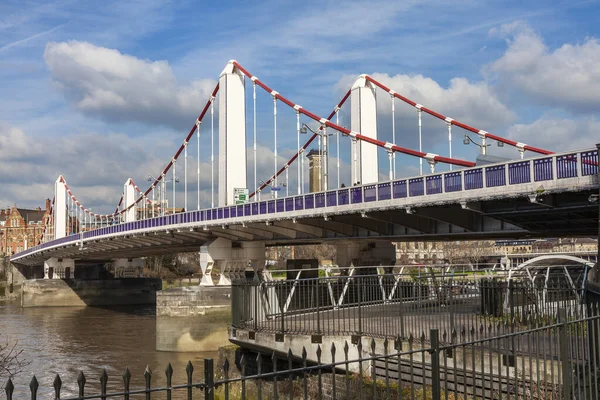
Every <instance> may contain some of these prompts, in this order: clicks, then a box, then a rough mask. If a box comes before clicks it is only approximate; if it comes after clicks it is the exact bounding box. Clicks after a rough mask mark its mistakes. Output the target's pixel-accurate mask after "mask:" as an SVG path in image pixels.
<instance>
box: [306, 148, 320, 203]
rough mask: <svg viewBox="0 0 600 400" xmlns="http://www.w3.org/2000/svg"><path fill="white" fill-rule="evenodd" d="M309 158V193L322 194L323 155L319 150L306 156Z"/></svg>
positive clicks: (312, 151)
mask: <svg viewBox="0 0 600 400" xmlns="http://www.w3.org/2000/svg"><path fill="white" fill-rule="evenodd" d="M306 158H308V191H309V192H310V193H313V192H320V191H321V190H322V187H323V177H322V176H321V171H322V169H321V155H320V154H319V151H318V150H314V149H313V150H311V151H309V152H308V154H307V155H306Z"/></svg>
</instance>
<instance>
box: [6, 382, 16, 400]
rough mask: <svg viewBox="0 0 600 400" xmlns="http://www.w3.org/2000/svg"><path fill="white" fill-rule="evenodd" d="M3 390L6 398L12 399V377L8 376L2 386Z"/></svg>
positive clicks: (13, 386)
mask: <svg viewBox="0 0 600 400" xmlns="http://www.w3.org/2000/svg"><path fill="white" fill-rule="evenodd" d="M4 391H5V392H6V400H12V395H13V392H14V391H15V385H14V384H13V382H12V379H10V378H8V382H6V385H5V386H4Z"/></svg>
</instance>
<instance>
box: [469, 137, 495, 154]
mask: <svg viewBox="0 0 600 400" xmlns="http://www.w3.org/2000/svg"><path fill="white" fill-rule="evenodd" d="M471 143H472V144H474V145H475V146H477V147H479V148H480V149H481V154H483V155H486V154H487V148H488V147H489V146H491V144H485V142H483V143H482V144H479V143H477V142H476V141H474V140H473V139H471V137H470V136H469V135H465V138H464V139H463V144H464V145H469V144H471ZM496 144H497V145H498V147H504V143H503V142H496Z"/></svg>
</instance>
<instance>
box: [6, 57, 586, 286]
mask: <svg viewBox="0 0 600 400" xmlns="http://www.w3.org/2000/svg"><path fill="white" fill-rule="evenodd" d="M249 90H251V91H252V94H251V96H250V95H249V93H247V91H249ZM261 96H262V97H261ZM257 99H258V101H259V102H262V103H265V101H266V102H270V101H272V135H273V136H272V142H271V144H272V149H273V171H272V174H271V175H270V176H267V177H264V176H259V175H258V170H259V168H258V166H257V162H258V159H259V157H260V155H259V154H258V153H257V148H258V146H257V125H258V124H257V119H258V118H257V115H258V114H257ZM265 99H266V100H265ZM384 99H385V102H384V101H383V100H384ZM348 103H349V104H348ZM384 103H385V104H384ZM384 105H385V106H386V107H387V106H389V107H390V109H389V110H387V111H386V112H381V108H382V107H383V106H384ZM247 110H251V112H252V115H251V117H250V118H248V115H247ZM342 112H345V113H346V115H349V120H350V121H349V122H350V128H349V129H348V128H347V127H345V126H343V123H342V122H341V119H342V117H343V116H341V113H342ZM269 113H271V111H269ZM215 114H216V115H215ZM248 114H250V113H248ZM400 114H402V115H412V116H413V117H411V118H415V120H414V128H413V129H411V132H408V133H407V131H406V127H405V126H404V125H403V126H402V129H403V131H402V132H399V129H400V127H399V126H397V120H398V117H399V115H400ZM384 117H385V118H387V120H385V121H384V120H383V118H384ZM215 120H216V121H215ZM390 123H391V126H390ZM425 123H428V124H440V125H439V126H440V127H442V128H443V129H444V130H445V131H444V132H446V130H447V137H448V149H447V155H440V154H436V153H433V152H428V151H427V150H426V149H424V148H423V126H424V125H425ZM260 124H261V125H264V124H265V122H264V121H260ZM309 124H312V126H313V127H314V129H313V128H311V125H309ZM191 125H192V127H191V129H190V131H189V133H187V135H186V136H185V137H184V139H183V141H182V143H181V145H180V147H179V148H178V149H177V151H176V152H175V153H174V154H173V156H172V157H171V158H170V159H169V160H168V162H167V163H166V166H165V167H164V168H163V169H162V170H161V171H160V173H158V174H157V175H156V178H153V179H152V180H151V182H150V185H149V187H148V188H147V189H145V190H143V189H141V188H140V187H139V186H138V185H137V184H136V183H135V182H134V181H133V180H132V179H128V180H127V181H126V182H125V184H124V188H123V194H122V196H121V198H120V199H119V200H118V201H117V202H116V203H117V206H116V209H115V211H114V212H113V213H109V214H98V213H95V212H92V211H91V210H90V208H89V207H86V206H85V205H84V204H83V202H82V201H81V200H80V199H79V198H78V197H77V196H76V195H75V193H74V191H73V189H72V188H71V187H70V186H69V184H68V181H67V178H66V177H64V176H60V177H58V179H57V180H56V182H55V193H54V200H53V202H52V217H51V218H50V219H49V220H48V222H47V224H46V226H45V228H44V235H43V237H42V240H41V241H40V243H37V244H36V245H35V246H32V247H30V248H28V249H25V250H24V251H22V252H20V253H17V254H14V255H13V256H12V257H11V262H13V263H15V264H18V265H19V264H20V265H32V266H33V265H41V264H49V263H50V264H53V265H60V263H64V262H65V260H115V259H125V260H129V261H131V259H134V258H136V257H143V256H149V255H154V254H161V253H173V252H181V251H198V249H199V248H201V264H202V267H203V272H206V271H207V270H208V271H210V269H211V268H212V266H213V265H215V264H220V270H221V271H222V273H223V276H225V275H227V274H230V275H232V274H235V273H240V272H241V271H243V270H245V269H246V268H247V266H248V262H251V263H252V266H253V267H254V268H255V269H257V268H258V269H262V267H263V266H264V258H265V255H264V248H265V246H271V245H285V244H294V245H302V244H315V243H322V242H324V241H329V242H331V243H333V244H335V245H337V246H341V247H343V251H338V258H341V259H339V260H337V261H338V263H339V264H340V265H344V264H349V263H350V262H355V263H356V262H357V261H358V262H359V263H361V262H362V263H368V262H370V261H369V260H371V261H372V260H373V259H377V258H380V259H381V258H392V257H393V258H395V252H393V250H392V247H393V246H390V244H391V242H390V241H392V240H393V241H400V240H443V239H453V240H458V239H484V238H521V237H544V236H561V235H568V236H590V235H595V234H596V233H597V226H598V205H597V203H596V202H597V201H598V200H597V193H598V149H597V148H596V147H595V144H593V143H590V146H589V148H586V149H581V150H579V151H570V152H563V153H555V152H553V151H551V150H547V149H543V148H540V147H535V146H531V145H528V144H525V143H521V142H518V141H514V140H511V139H507V138H505V137H502V136H499V135H496V134H492V133H490V132H487V131H485V130H482V129H478V128H474V127H472V126H470V125H467V124H466V123H463V122H461V121H458V120H456V119H453V118H451V117H449V116H445V115H442V114H440V113H438V112H436V111H434V110H432V109H430V108H428V107H426V106H424V105H422V104H419V103H417V102H415V101H413V100H411V99H408V98H406V97H404V96H402V95H401V94H400V93H397V92H396V91H394V90H393V89H392V88H388V87H387V86H385V85H384V84H383V83H381V82H378V81H377V80H375V79H373V78H372V77H370V76H368V75H361V76H359V77H358V79H357V80H356V82H355V83H354V85H353V86H352V87H351V88H350V89H349V90H348V91H347V92H346V93H345V95H344V96H343V97H342V99H341V101H340V102H339V103H338V104H337V105H336V106H335V108H334V109H333V111H332V112H331V113H330V114H329V115H327V116H321V115H317V114H315V113H313V112H311V111H309V110H308V109H307V108H305V107H303V106H300V105H299V104H296V103H294V102H293V101H291V100H290V99H288V98H286V97H284V96H283V95H282V94H280V93H279V92H278V91H276V90H274V89H273V88H271V87H269V86H268V85H267V84H266V83H265V82H263V81H261V80H260V79H258V78H257V77H256V76H254V75H252V74H251V73H250V72H249V71H248V70H247V69H245V68H244V67H243V66H242V65H240V64H239V63H238V62H236V61H230V62H229V63H228V64H227V65H226V67H225V69H224V70H223V72H222V73H221V74H220V76H219V79H218V83H217V85H216V87H215V88H214V90H213V91H212V94H211V96H210V97H209V98H208V99H207V101H206V104H205V105H204V107H203V109H202V111H201V113H200V115H199V116H198V118H197V119H196V120H195V121H193V123H192V124H191ZM294 125H295V131H296V132H295V133H296V138H295V139H296V140H295V141H296V143H295V144H296V149H295V151H293V154H292V156H291V157H290V158H289V159H288V160H287V161H285V162H282V161H281V160H282V157H281V156H280V154H281V153H282V146H281V142H282V138H283V139H284V141H287V145H288V147H289V140H290V135H289V134H287V133H286V134H284V135H283V136H282V133H281V127H283V126H285V127H286V128H289V127H293V126H294ZM382 126H386V127H387V126H390V128H389V129H391V141H384V140H381V137H383V136H386V137H389V136H390V135H389V132H385V135H383V134H382V132H381V129H382V128H381V127H382ZM278 127H279V132H278ZM307 128H308V129H309V130H311V131H312V134H311V135H310V136H303V134H304V133H305V132H307ZM386 129H387V128H386ZM457 130H458V131H459V132H460V133H459V134H458V135H457ZM249 131H251V132H249ZM289 131H290V130H287V129H286V130H285V132H289ZM201 132H202V135H201ZM400 133H401V134H400ZM409 134H410V135H414V136H416V137H418V143H419V145H418V147H419V148H418V150H416V149H411V148H408V147H402V146H400V145H398V139H400V141H402V139H401V138H405V137H406V135H409ZM465 134H466V135H465ZM469 134H472V135H474V136H475V137H477V138H478V139H479V143H476V144H477V145H478V146H479V147H480V148H481V153H482V155H483V156H486V152H487V151H486V149H487V147H488V146H489V145H490V143H493V142H495V143H497V144H498V145H501V146H503V147H506V148H514V150H515V153H514V155H515V157H514V159H512V160H500V161H499V160H496V162H490V160H489V159H488V160H487V162H477V161H472V160H463V159H459V158H455V157H453V152H452V144H453V137H454V140H456V138H457V137H458V138H459V139H460V140H461V141H462V140H463V139H462V138H463V137H464V140H465V141H467V140H469V141H473V140H472V139H471V138H470V137H469V136H467V135H469ZM208 135H210V139H209V140H208ZM378 135H379V136H378ZM453 135H454V136H453ZM249 137H250V138H251V139H252V146H247V143H248V139H249ZM305 137H308V140H304V139H303V138H305ZM278 139H279V143H280V144H279V145H278ZM315 141H316V142H317V143H318V145H317V151H316V154H317V155H318V163H317V164H318V168H316V169H315V170H314V171H313V172H312V173H313V174H316V175H318V176H317V182H318V186H317V189H318V190H316V191H312V192H311V191H309V190H307V183H308V182H307V181H308V177H306V176H305V175H306V171H305V170H306V166H305V160H304V159H305V158H306V152H307V150H308V149H309V148H310V146H311V145H313V146H314V142H315ZM473 142H475V141H473ZM540 142H543V135H540ZM194 145H195V146H194ZM278 146H279V148H278ZM194 147H195V149H194ZM207 149H209V150H210V151H209V152H210V158H208V157H203V154H205V153H206V152H207ZM278 149H279V150H278ZM194 158H195V160H194ZM207 158H208V159H207ZM407 158H414V159H415V160H418V163H419V164H418V166H419V170H418V173H415V176H413V177H405V176H404V175H403V174H402V173H401V171H402V170H403V168H404V165H403V164H401V161H402V160H405V159H407ZM386 159H387V160H386ZM190 160H193V161H195V162H193V161H190ZM248 160H252V161H251V162H249V161H248ZM346 160H347V163H348V164H349V168H347V167H345V162H346ZM331 161H333V165H331V164H330V162H331ZM386 161H387V162H386ZM480 161H481V160H480ZM483 161H485V157H483ZM317 164H315V165H317ZM207 165H209V166H210V168H206V166H207ZM380 165H384V166H385V167H386V168H384V169H387V171H386V172H387V173H381V168H380ZM424 167H425V168H424ZM348 169H349V170H350V171H349V174H350V181H349V185H348V186H346V185H345V184H343V180H344V179H343V176H345V174H346V173H347V172H348V171H347V170H348ZM178 171H179V173H180V174H181V173H183V178H182V179H181V178H180V176H178V175H177V173H178ZM205 175H209V176H210V198H209V199H208V201H207V200H206V198H203V196H202V195H201V192H202V191H201V189H200V188H201V181H203V180H204V179H205ZM182 180H183V182H181V181H182ZM178 183H179V184H180V186H181V183H183V190H181V189H180V190H179V192H178V191H177V184H178ZM248 188H251V189H250V190H248ZM169 191H170V193H169ZM181 192H183V199H182V198H181V197H182V196H181V195H182V193H181ZM240 193H241V194H242V196H241V197H240V196H238V194H240ZM178 195H179V197H178ZM244 195H246V196H247V199H244ZM594 196H596V197H594ZM169 199H171V204H170V205H169V204H168V200H169ZM178 200H179V204H178ZM194 203H195V204H194ZM204 203H207V204H204ZM177 206H179V207H180V208H179V209H178V208H177ZM392 252H393V253H392ZM342 258H343V259H342ZM71 273H72V272H71Z"/></svg>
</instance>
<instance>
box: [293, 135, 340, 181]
mask: <svg viewBox="0 0 600 400" xmlns="http://www.w3.org/2000/svg"><path fill="white" fill-rule="evenodd" d="M326 129H327V128H326V127H324V132H318V131H314V130H313V129H312V128H311V127H310V126H308V125H306V124H302V128H301V129H300V133H302V134H306V133H307V130H309V131H311V132H312V133H314V134H315V135H317V136H319V152H320V156H321V160H323V168H321V169H322V170H323V171H322V173H321V174H320V175H319V178H321V176H323V187H322V188H321V189H322V190H328V189H329V151H328V147H329V146H328V143H327V138H328V137H329V136H333V133H327V130H326ZM321 137H322V138H323V142H322V146H321ZM323 155H325V157H323ZM338 158H339V155H338Z"/></svg>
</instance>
